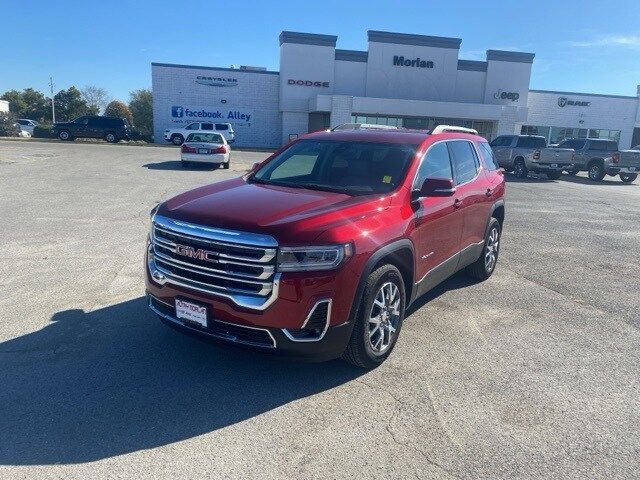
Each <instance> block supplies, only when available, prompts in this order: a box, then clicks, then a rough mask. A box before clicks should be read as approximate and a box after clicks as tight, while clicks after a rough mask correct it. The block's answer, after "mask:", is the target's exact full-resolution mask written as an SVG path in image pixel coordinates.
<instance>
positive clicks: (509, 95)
mask: <svg viewBox="0 0 640 480" xmlns="http://www.w3.org/2000/svg"><path fill="white" fill-rule="evenodd" d="M493 98H495V99H496V100H511V101H512V102H516V101H517V100H518V99H519V98H520V94H519V93H518V92H503V91H502V90H498V91H497V92H496V93H494V94H493Z"/></svg>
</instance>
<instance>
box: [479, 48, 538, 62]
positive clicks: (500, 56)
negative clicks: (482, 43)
mask: <svg viewBox="0 0 640 480" xmlns="http://www.w3.org/2000/svg"><path fill="white" fill-rule="evenodd" d="M535 56H536V54H535V53H526V52H511V51H508V50H487V60H497V61H500V62H517V63H533V58H534V57H535Z"/></svg>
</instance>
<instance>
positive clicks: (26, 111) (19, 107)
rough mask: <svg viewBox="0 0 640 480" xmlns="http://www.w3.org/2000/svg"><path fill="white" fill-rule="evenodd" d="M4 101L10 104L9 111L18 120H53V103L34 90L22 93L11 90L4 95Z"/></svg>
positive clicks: (26, 89)
mask: <svg viewBox="0 0 640 480" xmlns="http://www.w3.org/2000/svg"><path fill="white" fill-rule="evenodd" d="M2 100H7V101H8V102H9V110H10V111H11V113H13V114H14V115H15V116H16V117H17V118H29V119H31V120H37V121H39V122H41V121H43V120H44V119H45V118H47V119H48V118H51V101H50V100H49V99H48V98H47V97H45V96H44V95H43V94H42V92H39V91H37V90H34V89H33V88H25V89H24V90H23V91H22V92H20V91H18V90H9V91H8V92H5V93H4V94H3V95H2Z"/></svg>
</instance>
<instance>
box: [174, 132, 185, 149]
mask: <svg viewBox="0 0 640 480" xmlns="http://www.w3.org/2000/svg"><path fill="white" fill-rule="evenodd" d="M171 143H173V144H174V145H178V146H180V145H182V144H183V143H184V137H183V136H182V135H180V134H179V133H174V134H173V135H171Z"/></svg>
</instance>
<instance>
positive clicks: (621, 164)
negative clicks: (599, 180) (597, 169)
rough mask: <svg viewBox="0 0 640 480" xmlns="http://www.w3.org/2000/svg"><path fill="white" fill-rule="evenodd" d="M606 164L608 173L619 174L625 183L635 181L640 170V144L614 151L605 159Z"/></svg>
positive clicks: (611, 174) (613, 175)
mask: <svg viewBox="0 0 640 480" xmlns="http://www.w3.org/2000/svg"><path fill="white" fill-rule="evenodd" d="M604 165H605V171H606V172H607V175H610V176H612V177H615V176H616V175H619V176H620V180H622V181H623V182H624V183H631V182H633V181H634V180H635V179H636V178H638V172H640V146H638V147H634V149H633V150H621V151H620V152H619V153H614V154H613V155H611V156H610V157H607V158H605V159H604Z"/></svg>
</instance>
